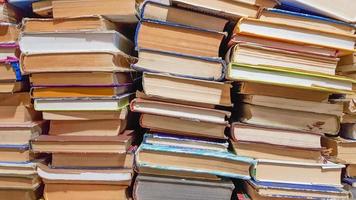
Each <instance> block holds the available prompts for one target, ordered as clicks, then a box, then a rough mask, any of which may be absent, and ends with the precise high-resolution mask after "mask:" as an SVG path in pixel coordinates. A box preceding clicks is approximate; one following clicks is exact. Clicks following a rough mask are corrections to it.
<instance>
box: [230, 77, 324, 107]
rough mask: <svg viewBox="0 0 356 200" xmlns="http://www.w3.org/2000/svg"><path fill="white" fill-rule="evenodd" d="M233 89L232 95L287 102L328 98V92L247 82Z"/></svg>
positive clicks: (317, 100)
mask: <svg viewBox="0 0 356 200" xmlns="http://www.w3.org/2000/svg"><path fill="white" fill-rule="evenodd" d="M235 88H236V90H235V89H233V94H235V93H239V94H244V95H260V96H270V97H279V98H286V99H288V100H289V99H292V100H293V99H295V100H302V101H314V102H326V101H328V99H329V96H330V92H324V91H317V90H306V89H301V88H292V87H286V86H281V85H271V84H266V83H257V82H249V81H243V82H238V83H237V84H236V87H235Z"/></svg>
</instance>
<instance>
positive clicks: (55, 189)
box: [43, 183, 128, 200]
mask: <svg viewBox="0 0 356 200" xmlns="http://www.w3.org/2000/svg"><path fill="white" fill-rule="evenodd" d="M43 195H44V196H45V197H46V199H51V200H62V199H76V200H88V199H108V200H109V199H110V200H127V199H128V197H127V187H126V186H121V185H100V184H89V183H88V184H67V183H66V184H61V183H51V184H46V185H45V189H44V194H43Z"/></svg>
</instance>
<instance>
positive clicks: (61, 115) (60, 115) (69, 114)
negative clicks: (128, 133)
mask: <svg viewBox="0 0 356 200" xmlns="http://www.w3.org/2000/svg"><path fill="white" fill-rule="evenodd" d="M57 109H58V108H57ZM127 115H128V109H127V108H126V107H124V108H122V109H121V110H117V111H100V110H99V111H42V118H43V119H44V120H93V121H94V120H119V119H120V120H124V119H126V117H127Z"/></svg>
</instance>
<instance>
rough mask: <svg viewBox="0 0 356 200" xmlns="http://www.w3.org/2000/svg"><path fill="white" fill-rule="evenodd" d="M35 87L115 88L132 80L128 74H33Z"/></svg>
mask: <svg viewBox="0 0 356 200" xmlns="http://www.w3.org/2000/svg"><path fill="white" fill-rule="evenodd" d="M30 82H31V85H33V86H49V87H51V86H63V85H68V86H98V85H102V86H103V85H107V86H114V85H120V84H125V83H131V82H132V78H131V76H130V73H127V72H117V73H110V72H78V73H76V72H63V73H61V72H57V73H38V74H31V76H30Z"/></svg>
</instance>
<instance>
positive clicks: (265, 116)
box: [239, 103, 340, 135]
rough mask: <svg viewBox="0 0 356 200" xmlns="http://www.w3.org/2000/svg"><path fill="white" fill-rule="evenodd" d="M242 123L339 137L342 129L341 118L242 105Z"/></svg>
mask: <svg viewBox="0 0 356 200" xmlns="http://www.w3.org/2000/svg"><path fill="white" fill-rule="evenodd" d="M240 109H241V117H240V118H239V119H240V121H241V122H243V123H247V124H252V125H260V126H269V127H271V128H277V129H289V130H294V131H309V132H313V133H325V134H329V135H337V134H338V132H339V129H340V121H339V117H338V116H336V115H330V114H318V113H312V112H304V111H292V110H288V109H279V108H271V107H266V106H258V105H252V104H245V103H244V104H242V105H241V108H240Z"/></svg>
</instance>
